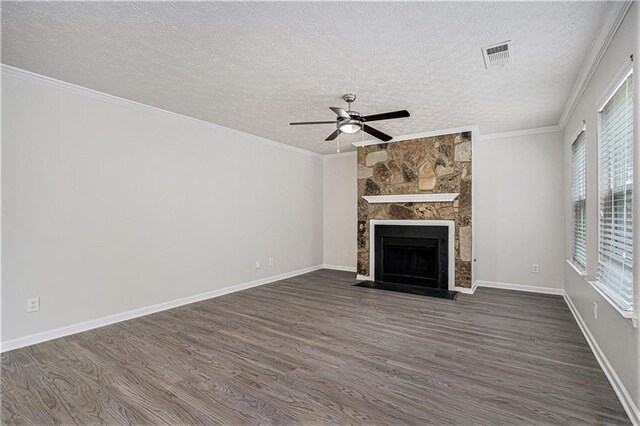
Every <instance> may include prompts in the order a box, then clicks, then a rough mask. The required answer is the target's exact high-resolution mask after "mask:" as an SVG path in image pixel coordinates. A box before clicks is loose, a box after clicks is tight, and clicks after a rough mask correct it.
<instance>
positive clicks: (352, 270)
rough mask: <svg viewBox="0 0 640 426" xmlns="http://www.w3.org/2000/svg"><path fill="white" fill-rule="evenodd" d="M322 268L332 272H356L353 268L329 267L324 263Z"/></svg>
mask: <svg viewBox="0 0 640 426" xmlns="http://www.w3.org/2000/svg"><path fill="white" fill-rule="evenodd" d="M322 267H323V268H324V269H333V270H334V271H346V272H356V267H355V266H342V265H330V264H328V263H325V264H324V265H322Z"/></svg>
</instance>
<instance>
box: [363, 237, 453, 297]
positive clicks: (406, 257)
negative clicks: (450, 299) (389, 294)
mask: <svg viewBox="0 0 640 426" xmlns="http://www.w3.org/2000/svg"><path fill="white" fill-rule="evenodd" d="M375 227H376V228H375V253H374V256H375V271H374V272H375V278H374V279H375V281H383V282H387V283H399V284H410V285H413V286H421V287H427V288H432V289H444V290H446V289H447V288H448V282H449V266H448V265H449V264H448V262H449V246H448V244H449V241H448V240H449V229H448V227H447V226H400V225H375Z"/></svg>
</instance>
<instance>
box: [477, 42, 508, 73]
mask: <svg viewBox="0 0 640 426" xmlns="http://www.w3.org/2000/svg"><path fill="white" fill-rule="evenodd" d="M482 56H483V57H484V66H485V67H487V69H489V68H495V67H502V66H504V65H507V64H510V63H511V58H512V57H513V55H512V51H511V40H509V41H505V42H503V43H498V44H494V45H492V46H486V47H483V48H482Z"/></svg>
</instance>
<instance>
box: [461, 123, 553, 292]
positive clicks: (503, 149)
mask: <svg viewBox="0 0 640 426" xmlns="http://www.w3.org/2000/svg"><path fill="white" fill-rule="evenodd" d="M473 179H474V185H475V193H474V205H473V209H474V212H475V219H474V226H475V237H476V242H475V244H476V245H475V250H476V253H475V255H474V257H475V258H476V259H477V263H476V280H477V281H478V282H482V281H485V282H486V281H489V282H492V283H496V282H497V283H506V284H517V285H526V286H535V287H547V288H554V289H562V287H563V270H564V260H563V253H564V239H563V233H564V222H563V221H564V211H563V207H564V204H563V199H564V198H563V191H564V189H563V150H562V134H561V133H560V132H555V133H541V134H533V135H526V136H512V137H502V138H494V139H487V138H486V137H482V138H480V140H478V141H477V142H476V143H475V144H474V151H473ZM532 264H538V265H539V271H540V272H539V273H532V272H531V270H532Z"/></svg>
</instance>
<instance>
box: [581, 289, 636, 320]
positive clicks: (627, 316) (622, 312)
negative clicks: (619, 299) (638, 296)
mask: <svg viewBox="0 0 640 426" xmlns="http://www.w3.org/2000/svg"><path fill="white" fill-rule="evenodd" d="M587 282H588V283H589V284H591V287H593V289H594V290H595V291H597V292H598V294H599V295H600V296H602V298H603V299H604V300H606V301H607V302H608V303H609V304H610V305H611V307H612V308H613V309H614V310H615V311H616V312H618V313H619V314H620V316H621V317H622V318H624V319H626V320H627V321H629V322H630V323H631V325H633V328H638V314H637V313H635V312H634V311H625V310H623V309H622V308H621V307H620V306H619V305H618V304H617V303H616V302H615V301H614V300H613V299H611V297H610V296H609V295H608V294H607V293H606V292H605V291H604V290H602V288H601V286H602V284H600V283H599V282H598V281H587Z"/></svg>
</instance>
